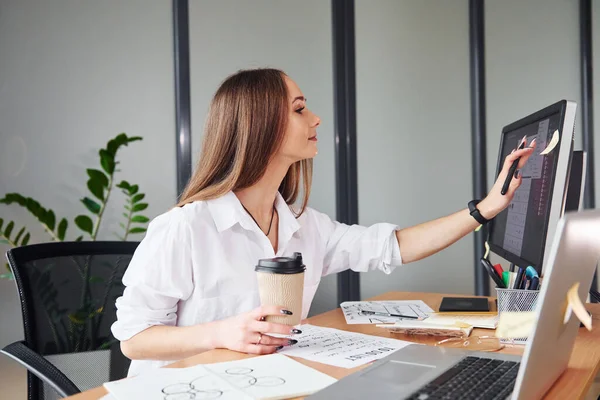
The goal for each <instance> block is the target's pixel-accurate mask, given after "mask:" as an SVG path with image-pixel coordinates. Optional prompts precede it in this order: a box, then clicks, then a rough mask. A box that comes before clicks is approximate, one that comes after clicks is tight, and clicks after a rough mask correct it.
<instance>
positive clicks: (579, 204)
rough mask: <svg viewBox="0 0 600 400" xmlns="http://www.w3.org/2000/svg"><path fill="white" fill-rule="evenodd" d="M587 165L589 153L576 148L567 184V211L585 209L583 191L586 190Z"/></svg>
mask: <svg viewBox="0 0 600 400" xmlns="http://www.w3.org/2000/svg"><path fill="white" fill-rule="evenodd" d="M586 167H587V154H586V152H585V151H583V150H575V151H574V152H573V156H572V157H571V170H570V171H571V172H570V174H569V183H568V186H567V198H566V200H565V212H568V211H575V212H577V211H580V210H582V209H583V193H584V191H585V169H586Z"/></svg>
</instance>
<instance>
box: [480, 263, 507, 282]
mask: <svg viewBox="0 0 600 400" xmlns="http://www.w3.org/2000/svg"><path fill="white" fill-rule="evenodd" d="M479 261H481V265H483V267H484V268H485V269H486V271H487V273H488V275H489V276H491V277H492V279H493V280H494V282H495V283H496V286H497V287H499V288H500V289H506V286H504V282H502V278H501V276H500V275H498V273H497V272H496V270H495V269H494V267H493V266H492V264H491V263H490V262H489V261H488V260H486V259H485V258H482V259H480V260H479Z"/></svg>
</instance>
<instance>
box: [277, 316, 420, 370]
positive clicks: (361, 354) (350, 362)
mask: <svg viewBox="0 0 600 400" xmlns="http://www.w3.org/2000/svg"><path fill="white" fill-rule="evenodd" d="M298 328H299V329H300V330H301V331H302V333H301V334H298V335H294V339H296V340H298V343H296V344H295V345H292V346H285V347H284V348H283V349H282V350H280V351H279V353H281V354H285V355H289V356H292V357H302V358H305V359H307V360H311V361H317V362H320V363H323V364H329V365H335V366H337V367H342V368H354V367H358V366H359V365H363V364H367V363H370V362H372V361H375V360H378V359H380V358H383V357H385V356H387V355H389V354H392V353H393V352H395V351H397V350H400V349H401V348H403V347H405V346H408V345H409V344H411V342H405V341H403V340H396V339H390V338H385V337H379V336H371V335H364V334H361V333H355V332H347V331H342V330H339V329H333V328H323V327H319V326H314V325H300V326H299V327H298Z"/></svg>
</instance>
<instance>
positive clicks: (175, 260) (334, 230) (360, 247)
mask: <svg viewBox="0 0 600 400" xmlns="http://www.w3.org/2000/svg"><path fill="white" fill-rule="evenodd" d="M275 208H276V210H277V213H278V215H279V241H278V249H277V253H275V252H274V251H273V247H272V245H271V243H270V241H269V239H268V238H267V237H266V236H265V234H264V233H263V232H262V231H261V230H260V228H259V227H258V226H257V225H256V223H255V222H254V221H253V220H252V218H251V217H250V215H248V213H247V212H246V211H245V210H244V208H243V207H242V205H241V203H240V201H239V200H238V198H237V196H236V195H235V194H234V193H233V192H230V193H228V194H226V195H224V196H222V197H220V198H218V199H215V200H208V201H197V202H193V203H190V204H186V205H185V206H183V207H180V208H173V209H171V210H169V211H168V212H166V213H164V214H162V215H160V216H158V217H156V218H155V219H154V220H153V221H152V222H151V223H150V224H149V226H148V231H147V233H146V236H145V237H144V239H143V240H142V241H141V243H140V245H139V246H138V248H137V250H136V252H135V254H134V256H133V259H132V260H131V263H130V264H129V267H128V268H127V271H126V273H125V275H124V277H123V284H124V285H125V291H124V293H123V296H122V297H120V298H118V299H117V303H116V306H117V321H116V322H115V323H114V324H113V326H112V332H113V334H114V336H115V337H116V338H117V339H119V340H121V341H123V340H127V339H129V338H131V337H132V336H134V335H136V334H137V333H139V332H141V331H143V330H145V329H147V328H149V327H151V326H154V325H168V326H191V325H196V324H201V323H205V322H210V321H215V320H220V319H224V318H228V317H231V316H234V315H237V314H241V313H244V312H247V311H250V310H252V309H254V308H256V307H258V306H260V299H259V296H258V284H257V278H256V275H255V272H254V267H255V266H256V264H257V262H258V260H259V259H262V258H272V257H275V256H292V255H293V253H294V252H300V253H302V258H303V261H304V264H305V265H306V271H305V276H304V298H303V309H302V318H303V319H304V318H306V316H307V314H308V311H309V309H310V304H311V302H312V300H313V297H314V295H315V292H316V290H317V286H318V285H319V281H320V280H321V277H323V276H325V275H328V274H333V273H336V272H341V271H344V270H346V269H349V268H351V269H352V270H354V271H358V272H365V271H368V270H372V269H380V270H383V271H384V272H386V273H390V272H391V271H392V269H393V268H394V267H396V266H399V265H401V264H402V259H401V256H400V249H399V246H398V241H397V239H396V235H395V231H396V230H397V229H398V227H397V226H396V225H391V224H385V223H380V224H375V225H372V226H370V227H364V226H358V225H352V226H349V225H345V224H342V223H339V222H336V221H332V220H331V219H330V218H329V217H328V216H327V215H325V214H322V213H320V212H317V211H315V210H313V209H311V208H307V209H306V210H305V212H304V213H303V214H302V215H301V216H300V217H299V218H296V217H295V216H294V214H293V213H292V212H291V210H290V209H289V207H288V205H287V204H286V203H285V201H284V199H283V198H282V197H281V196H280V195H278V196H277V198H276V201H275ZM170 362H172V361H170ZM170 362H166V361H154V360H147V361H146V360H143V361H139V360H134V361H132V363H131V367H130V369H129V375H130V376H131V375H136V374H138V373H140V372H142V371H143V370H146V369H147V368H151V367H159V366H163V365H165V364H167V363H170Z"/></svg>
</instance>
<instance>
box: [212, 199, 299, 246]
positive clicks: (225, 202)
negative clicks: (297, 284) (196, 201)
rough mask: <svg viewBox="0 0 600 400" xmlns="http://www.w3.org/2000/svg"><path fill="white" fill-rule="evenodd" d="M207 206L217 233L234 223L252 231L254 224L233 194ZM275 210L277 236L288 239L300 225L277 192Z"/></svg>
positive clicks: (215, 200) (213, 200)
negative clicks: (277, 228)
mask: <svg viewBox="0 0 600 400" xmlns="http://www.w3.org/2000/svg"><path fill="white" fill-rule="evenodd" d="M207 204H208V209H209V210H210V213H211V215H212V218H213V220H214V221H215V225H216V227H217V231H219V232H223V231H225V230H227V229H229V228H231V227H232V226H234V225H235V224H236V223H239V224H240V225H241V226H242V228H244V229H247V230H254V225H256V224H255V223H254V221H253V220H252V217H250V215H248V213H247V212H246V211H245V210H244V208H243V207H242V203H241V202H240V200H239V199H238V198H237V196H236V195H235V193H233V192H231V191H230V192H228V193H226V194H224V195H223V196H221V197H218V198H216V199H212V200H208V201H207ZM275 209H276V210H277V214H278V215H279V236H280V237H284V238H286V239H289V238H290V237H291V236H292V235H293V234H294V232H296V231H297V230H298V229H300V224H299V223H298V220H297V219H296V216H295V215H294V214H293V213H292V210H290V207H289V206H288V204H287V203H286V202H285V200H284V199H283V197H282V196H281V194H280V193H279V192H277V197H276V198H275ZM286 241H287V240H286Z"/></svg>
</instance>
